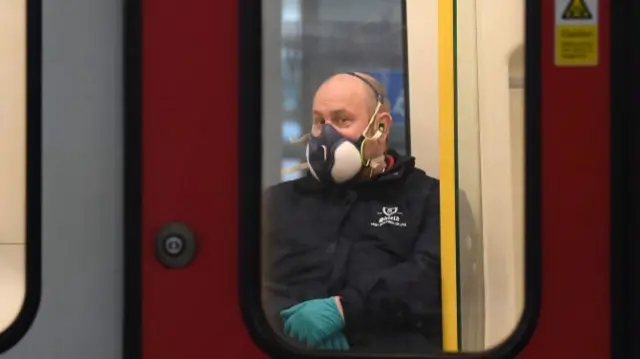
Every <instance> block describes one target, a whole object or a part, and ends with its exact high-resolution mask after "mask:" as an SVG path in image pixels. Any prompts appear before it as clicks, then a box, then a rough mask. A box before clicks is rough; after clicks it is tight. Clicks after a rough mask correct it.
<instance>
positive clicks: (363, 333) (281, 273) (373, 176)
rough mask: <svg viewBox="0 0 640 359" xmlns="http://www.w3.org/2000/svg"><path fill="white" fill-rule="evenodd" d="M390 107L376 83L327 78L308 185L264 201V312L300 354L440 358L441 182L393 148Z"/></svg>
mask: <svg viewBox="0 0 640 359" xmlns="http://www.w3.org/2000/svg"><path fill="white" fill-rule="evenodd" d="M389 107H390V106H389V101H388V100H387V99H386V96H385V91H384V88H383V87H382V86H381V85H380V83H378V82H377V81H376V80H375V79H374V78H372V77H371V76H369V75H366V74H363V73H341V74H337V75H334V76H332V77H330V78H329V79H327V80H326V81H325V82H324V83H323V84H322V85H321V86H320V87H319V89H318V90H317V92H316V95H315V97H314V100H313V126H312V130H311V133H310V134H309V135H308V136H307V137H306V138H305V139H306V156H307V161H306V164H305V167H306V168H307V169H308V171H307V172H308V173H307V175H306V176H304V177H302V178H300V179H298V180H294V181H290V182H285V183H281V184H278V185H275V186H273V187H271V188H269V189H268V190H267V191H266V193H265V199H264V206H265V207H264V212H263V213H264V221H265V222H264V228H263V230H264V234H265V236H264V238H263V241H264V247H263V248H265V255H266V256H265V258H264V259H265V268H264V271H265V278H264V289H265V293H264V294H265V296H264V304H265V311H266V313H267V316H268V318H269V320H270V321H271V323H272V325H273V326H274V327H275V329H276V330H277V331H278V332H280V334H281V335H282V336H283V337H285V338H286V339H287V340H288V341H289V342H290V343H292V344H294V345H297V346H300V347H306V348H315V349H319V350H349V351H358V352H367V353H407V352H419V353H423V352H428V351H438V350H440V349H441V336H442V324H441V323H442V319H441V318H442V316H441V296H440V285H441V284H440V283H441V280H440V278H441V275H440V224H439V218H440V214H439V213H440V212H439V183H438V181H437V180H436V179H433V178H431V177H429V176H428V175H427V174H425V172H424V171H422V170H420V169H418V168H416V167H415V163H414V162H415V161H414V158H412V157H401V156H399V155H398V153H397V152H395V151H393V150H392V149H389V148H387V143H388V137H389V131H390V130H391V127H392V123H393V121H392V118H391V114H390V108H389Z"/></svg>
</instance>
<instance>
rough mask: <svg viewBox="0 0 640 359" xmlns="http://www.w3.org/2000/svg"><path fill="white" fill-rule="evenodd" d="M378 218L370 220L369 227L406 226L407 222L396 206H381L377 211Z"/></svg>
mask: <svg viewBox="0 0 640 359" xmlns="http://www.w3.org/2000/svg"><path fill="white" fill-rule="evenodd" d="M378 215H379V217H378V220H377V221H375V222H371V227H382V226H386V225H390V226H394V227H406V226H407V222H405V221H404V219H403V218H402V212H400V211H398V207H382V211H381V212H378Z"/></svg>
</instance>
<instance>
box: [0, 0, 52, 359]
mask: <svg viewBox="0 0 640 359" xmlns="http://www.w3.org/2000/svg"><path fill="white" fill-rule="evenodd" d="M25 5H26V7H27V8H26V14H27V16H26V41H27V44H26V51H27V56H26V59H27V66H26V82H27V86H26V89H27V96H26V100H27V101H26V103H25V105H26V107H27V111H26V113H27V116H26V122H27V123H26V127H27V131H26V133H27V138H26V148H25V150H26V151H27V156H26V166H25V170H26V181H27V185H26V193H25V196H26V216H25V219H26V221H25V223H24V226H25V228H26V242H25V243H26V252H25V263H26V265H25V281H26V285H25V293H24V302H23V303H22V308H21V309H20V312H19V313H18V315H17V316H16V318H15V319H14V321H13V323H11V325H10V326H9V327H8V328H7V329H6V330H4V331H3V332H0V354H2V353H3V352H5V351H7V350H9V349H10V348H12V347H13V346H14V345H15V344H16V343H18V342H19V341H20V340H21V339H22V338H23V337H24V336H25V335H26V334H27V332H28V331H29V329H30V328H31V325H32V324H33V322H34V320H35V317H36V314H37V313H38V308H39V306H40V298H41V290H42V239H41V238H42V236H41V224H42V202H41V198H42V0H25Z"/></svg>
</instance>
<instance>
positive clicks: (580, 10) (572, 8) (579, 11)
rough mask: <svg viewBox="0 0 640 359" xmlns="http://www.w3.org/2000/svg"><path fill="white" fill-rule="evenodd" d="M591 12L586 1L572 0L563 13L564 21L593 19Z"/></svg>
mask: <svg viewBox="0 0 640 359" xmlns="http://www.w3.org/2000/svg"><path fill="white" fill-rule="evenodd" d="M592 17H593V16H592V15H591V11H589V8H588V7H587V4H586V3H585V2H584V0H570V1H569V3H568V4H567V7H566V8H565V9H564V11H563V12H562V18H563V19H565V20H566V19H591V18H592Z"/></svg>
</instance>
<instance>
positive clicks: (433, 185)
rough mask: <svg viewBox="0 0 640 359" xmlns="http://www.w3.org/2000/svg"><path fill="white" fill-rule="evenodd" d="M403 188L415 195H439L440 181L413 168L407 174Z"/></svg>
mask: <svg viewBox="0 0 640 359" xmlns="http://www.w3.org/2000/svg"><path fill="white" fill-rule="evenodd" d="M403 187H404V188H405V190H406V191H408V192H412V193H415V194H416V195H418V194H420V195H423V196H429V195H439V192H440V180H438V179H437V178H435V177H432V176H430V175H428V174H427V173H426V172H425V171H423V170H422V169H420V168H418V167H415V168H412V169H411V171H410V172H409V173H407V175H406V177H405V184H404V186H403Z"/></svg>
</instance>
